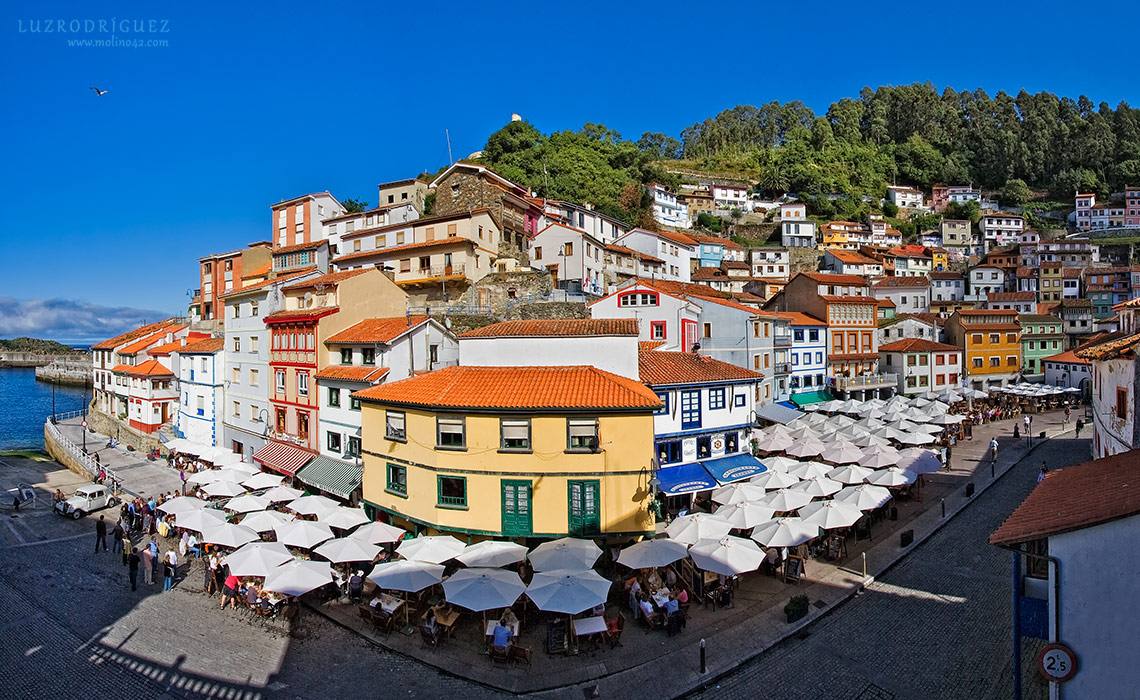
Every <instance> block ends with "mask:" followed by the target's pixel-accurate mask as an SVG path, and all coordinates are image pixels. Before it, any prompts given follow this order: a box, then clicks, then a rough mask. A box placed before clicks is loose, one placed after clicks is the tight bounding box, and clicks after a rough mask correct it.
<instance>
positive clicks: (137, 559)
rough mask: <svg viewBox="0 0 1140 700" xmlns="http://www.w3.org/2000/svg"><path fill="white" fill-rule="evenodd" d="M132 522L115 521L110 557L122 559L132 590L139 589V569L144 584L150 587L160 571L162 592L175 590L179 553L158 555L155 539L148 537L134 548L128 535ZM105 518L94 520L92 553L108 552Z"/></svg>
mask: <svg viewBox="0 0 1140 700" xmlns="http://www.w3.org/2000/svg"><path fill="white" fill-rule="evenodd" d="M131 532H132V531H131V523H130V522H128V521H127V520H126V519H125V518H120V519H119V520H117V521H116V522H115V527H114V529H113V530H112V531H111V533H110V534H111V542H112V549H111V553H112V554H118V555H121V556H122V559H123V566H125V567H127V577H128V579H129V580H130V583H131V590H132V591H135V590H138V575H139V571H140V569H141V570H142V574H143V584H144V585H148V586H149V585H153V584H154V582H155V581H156V580H157V579H158V574H159V568H160V567H161V569H162V590H163V591H169V590H170V589H171V588H173V587H174V579H175V577H176V576H177V574H178V553H177V552H175V551H174V550H173V549H167V550H166V553H165V554H163V555H161V556H160V555H159V551H160V550H159V546H158V537H157V536H156V535H151V536H150V539H149V540H148V541H146V542H144V543H142V544H141V545H140V546H136V545H135V544H134V541H133V539H132V536H131ZM107 534H108V533H107V519H106V517H105V516H103V515H100V516H99V519H98V520H97V521H95V553H96V554H98V553H99V552H100V551H103V552H106V551H107Z"/></svg>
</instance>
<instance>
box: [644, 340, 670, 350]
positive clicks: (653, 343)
mask: <svg viewBox="0 0 1140 700" xmlns="http://www.w3.org/2000/svg"><path fill="white" fill-rule="evenodd" d="M664 344H665V341H664V340H643V341H641V342H639V343H638V344H637V351H638V352H648V351H649V350H656V349H657V348H659V347H661V346H662V345H664Z"/></svg>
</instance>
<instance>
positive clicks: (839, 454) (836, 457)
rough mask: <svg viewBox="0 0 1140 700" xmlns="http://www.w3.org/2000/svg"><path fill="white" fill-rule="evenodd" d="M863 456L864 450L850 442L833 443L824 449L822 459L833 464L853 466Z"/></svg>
mask: <svg viewBox="0 0 1140 700" xmlns="http://www.w3.org/2000/svg"><path fill="white" fill-rule="evenodd" d="M862 456H863V450H861V449H859V448H858V447H856V446H855V445H853V444H851V443H850V442H846V441H844V442H833V443H831V444H830V445H828V446H827V447H826V448H824V450H823V452H822V453H821V454H820V456H819V457H820V459H822V460H824V461H825V462H831V463H832V464H852V463H854V462H858V461H859V458H860V457H862Z"/></svg>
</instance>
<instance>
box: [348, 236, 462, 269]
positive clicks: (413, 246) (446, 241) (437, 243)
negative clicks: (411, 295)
mask: <svg viewBox="0 0 1140 700" xmlns="http://www.w3.org/2000/svg"><path fill="white" fill-rule="evenodd" d="M454 245H470V246H474V245H475V241H473V240H471V239H470V238H463V237H462V236H449V237H447V238H437V239H436V240H434V241H421V242H419V243H405V244H404V245H397V246H390V247H388V248H377V249H375V250H362V251H360V252H357V253H347V254H345V255H341V256H340V257H337V258H334V259H333V263H335V264H337V265H340V264H341V263H346V262H351V261H353V260H363V259H365V258H372V257H376V256H378V255H389V254H392V253H403V252H406V251H409V250H427V249H429V248H446V247H448V246H454Z"/></svg>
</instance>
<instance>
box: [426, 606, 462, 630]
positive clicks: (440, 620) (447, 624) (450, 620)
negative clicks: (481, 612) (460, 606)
mask: <svg viewBox="0 0 1140 700" xmlns="http://www.w3.org/2000/svg"><path fill="white" fill-rule="evenodd" d="M432 610H434V611H435V622H436V624H437V625H439V626H440V627H442V628H444V629H445V630H447V636H448V637H450V636H451V633H452V631H453V630H454V629H455V623H456V622H457V621H458V620H459V611H458V610H444V609H443V607H442V606H438V605H437V606H436V607H434V608H432Z"/></svg>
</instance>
